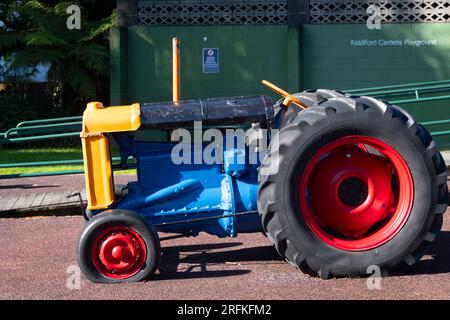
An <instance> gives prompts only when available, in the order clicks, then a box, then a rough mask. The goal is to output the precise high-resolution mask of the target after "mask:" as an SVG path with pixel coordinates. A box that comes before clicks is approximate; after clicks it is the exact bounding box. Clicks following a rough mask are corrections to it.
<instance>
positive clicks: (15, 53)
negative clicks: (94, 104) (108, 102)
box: [0, 0, 117, 114]
mask: <svg viewBox="0 0 450 320" xmlns="http://www.w3.org/2000/svg"><path fill="white" fill-rule="evenodd" d="M82 2H83V1H78V4H79V5H80V8H81V29H79V30H78V29H73V30H70V29H69V28H68V27H67V20H68V18H69V14H68V13H67V12H66V10H67V8H68V7H69V6H71V5H73V4H74V2H66V1H64V2H61V1H36V0H29V1H10V0H7V1H2V3H0V21H1V22H0V56H2V57H3V59H4V61H5V64H4V78H5V79H8V76H11V75H15V77H14V78H15V79H17V75H20V76H22V77H28V76H30V75H33V74H35V73H36V71H37V67H38V66H39V65H46V66H48V68H49V69H48V74H47V78H48V79H47V80H48V92H49V93H50V94H51V95H52V97H53V98H54V101H53V105H54V107H57V108H58V107H59V108H64V110H65V112H63V113H64V114H68V113H73V112H74V111H75V110H74V108H75V109H80V108H81V107H82V106H77V105H76V104H81V103H84V102H85V101H86V100H89V99H93V98H99V97H100V98H106V97H103V96H105V95H107V94H108V93H107V92H105V87H106V88H107V83H108V73H109V52H108V41H107V34H108V33H107V31H108V30H109V29H110V28H111V27H113V26H115V25H116V23H117V17H116V14H115V13H114V12H113V11H112V10H113V9H112V8H111V11H110V13H109V15H107V16H106V17H103V18H100V19H98V18H94V19H90V12H88V10H86V9H85V8H84V7H83V6H82ZM109 2H110V3H111V1H109ZM51 3H53V5H52V4H51ZM76 3H77V2H75V4H76ZM92 3H93V2H92V1H91V4H90V6H91V8H90V10H91V12H92V11H95V10H96V8H95V6H94V7H92V6H93V4H92ZM95 3H98V6H100V5H104V2H103V1H95ZM86 4H87V1H86ZM101 10H104V8H102V9H101ZM111 12H112V13H111ZM76 111H79V110H76Z"/></svg>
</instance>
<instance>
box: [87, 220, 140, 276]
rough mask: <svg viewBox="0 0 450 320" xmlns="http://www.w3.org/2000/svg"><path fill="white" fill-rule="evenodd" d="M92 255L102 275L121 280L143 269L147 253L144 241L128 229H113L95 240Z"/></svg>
mask: <svg viewBox="0 0 450 320" xmlns="http://www.w3.org/2000/svg"><path fill="white" fill-rule="evenodd" d="M92 255H93V261H94V264H95V266H96V267H97V269H98V270H99V271H100V272H101V273H102V274H103V275H105V276H108V277H111V278H120V279H123V278H128V277H131V276H133V275H134V274H136V273H137V272H138V271H139V270H140V269H141V268H142V267H143V265H144V263H145V260H146V255H147V253H146V247H145V243H144V240H143V239H142V237H141V236H140V235H139V234H138V233H137V232H135V231H134V230H133V229H131V228H128V227H113V228H108V229H107V230H105V231H104V232H103V233H102V234H101V235H100V236H99V237H98V238H97V241H96V242H95V244H94V246H93V253H92Z"/></svg>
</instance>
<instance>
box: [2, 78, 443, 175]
mask: <svg viewBox="0 0 450 320" xmlns="http://www.w3.org/2000/svg"><path fill="white" fill-rule="evenodd" d="M445 90H450V80H441V81H431V82H419V83H411V84H400V85H390V86H381V87H373V88H362V89H351V90H344V91H345V92H347V93H352V94H358V95H362V94H364V95H371V96H377V97H380V96H383V97H386V96H391V97H392V96H400V95H402V94H404V95H407V94H411V93H413V94H414V93H415V94H416V97H415V98H405V99H398V100H390V101H389V102H390V103H393V104H406V103H416V102H424V101H438V100H446V99H450V95H437V96H431V97H430V96H427V97H419V96H418V92H420V93H421V94H423V93H428V94H429V93H438V92H442V91H445ZM421 124H422V125H424V126H433V125H443V124H450V119H442V120H436V121H426V122H422V123H421ZM81 126H82V117H81V116H75V117H65V118H50V119H40V120H30V121H22V122H20V123H19V124H18V125H17V126H16V127H15V128H11V129H9V130H8V131H6V132H2V133H0V144H2V143H3V144H6V143H15V142H34V141H40V140H49V139H61V138H66V137H75V136H79V134H80V131H81ZM69 130H70V132H67V131H69ZM36 133H39V135H35V136H33V135H32V134H36ZM27 135H28V136H27ZM431 135H432V136H443V135H450V130H443V131H435V132H431ZM112 160H113V161H119V160H120V158H119V157H114V158H113V159H112ZM82 163H83V160H81V159H74V160H56V161H39V162H22V163H9V164H0V168H16V167H17V168H19V167H40V166H52V165H73V164H82ZM131 166H133V164H131ZM113 167H114V169H115V170H116V169H120V168H119V167H118V166H117V165H115V166H113ZM83 172H84V170H83V169H77V170H64V171H53V172H46V173H39V172H36V173H18V174H10V175H0V179H5V178H17V177H36V176H42V175H62V174H74V173H83Z"/></svg>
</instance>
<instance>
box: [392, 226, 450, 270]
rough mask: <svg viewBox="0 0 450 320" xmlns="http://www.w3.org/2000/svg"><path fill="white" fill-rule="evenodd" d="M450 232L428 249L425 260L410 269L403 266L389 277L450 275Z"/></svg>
mask: <svg viewBox="0 0 450 320" xmlns="http://www.w3.org/2000/svg"><path fill="white" fill-rule="evenodd" d="M449 248H450V231H442V232H441V233H440V234H439V235H438V237H437V238H436V239H435V241H434V242H433V243H432V244H431V245H430V247H429V248H428V250H427V252H426V254H425V256H424V258H422V260H420V261H418V262H416V263H415V264H414V265H413V266H411V267H409V266H406V265H404V264H403V265H401V266H399V267H397V268H395V269H394V270H392V271H391V272H389V276H412V275H422V274H428V275H432V274H442V273H450V249H449Z"/></svg>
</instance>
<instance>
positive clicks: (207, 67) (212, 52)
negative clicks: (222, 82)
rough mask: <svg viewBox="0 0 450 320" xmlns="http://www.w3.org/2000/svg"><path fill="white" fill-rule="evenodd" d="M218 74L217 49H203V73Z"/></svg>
mask: <svg viewBox="0 0 450 320" xmlns="http://www.w3.org/2000/svg"><path fill="white" fill-rule="evenodd" d="M218 72H219V48H203V73H218Z"/></svg>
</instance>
